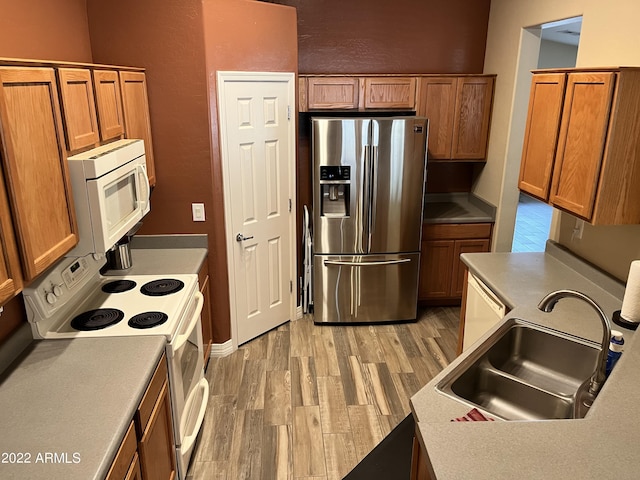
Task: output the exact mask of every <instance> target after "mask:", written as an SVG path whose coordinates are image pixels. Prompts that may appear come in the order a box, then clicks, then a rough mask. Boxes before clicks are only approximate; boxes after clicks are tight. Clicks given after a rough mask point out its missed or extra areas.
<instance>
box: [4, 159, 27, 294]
mask: <svg viewBox="0 0 640 480" xmlns="http://www.w3.org/2000/svg"><path fill="white" fill-rule="evenodd" d="M21 289H22V274H21V273H20V257H18V249H17V248H16V243H15V238H14V233H13V226H12V224H11V212H10V210H9V204H8V202H7V196H6V192H5V189H4V178H3V176H2V168H1V167H0V305H4V304H5V303H6V302H7V301H8V300H9V299H11V298H12V297H14V296H15V295H16V294H17V293H18V292H19V291H20V290H21Z"/></svg>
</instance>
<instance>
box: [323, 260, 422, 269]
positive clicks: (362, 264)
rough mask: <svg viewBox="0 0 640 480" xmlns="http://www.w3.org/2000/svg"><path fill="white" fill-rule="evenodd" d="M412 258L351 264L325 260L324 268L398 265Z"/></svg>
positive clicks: (342, 261) (345, 261) (343, 261)
mask: <svg viewBox="0 0 640 480" xmlns="http://www.w3.org/2000/svg"><path fill="white" fill-rule="evenodd" d="M410 261H411V259H410V258H401V259H399V260H373V261H369V262H350V261H347V260H325V261H324V266H325V267H327V266H329V265H338V266H349V267H369V266H379V265H397V264H398V263H407V262H410Z"/></svg>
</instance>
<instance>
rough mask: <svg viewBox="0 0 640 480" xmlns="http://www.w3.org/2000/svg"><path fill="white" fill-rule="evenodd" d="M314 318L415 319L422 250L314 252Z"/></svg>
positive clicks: (346, 320) (334, 320)
mask: <svg viewBox="0 0 640 480" xmlns="http://www.w3.org/2000/svg"><path fill="white" fill-rule="evenodd" d="M313 261H314V265H313V267H314V293H313V295H314V321H315V322H316V323H372V322H391V321H406V320H415V319H416V312H417V303H418V270H419V266H420V253H418V252H416V253H408V254H393V255H353V256H351V255H315V256H314V260H313Z"/></svg>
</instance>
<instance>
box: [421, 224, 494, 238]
mask: <svg viewBox="0 0 640 480" xmlns="http://www.w3.org/2000/svg"><path fill="white" fill-rule="evenodd" d="M491 226H492V224H491V223H431V224H424V225H422V239H423V240H459V239H465V238H490V237H491Z"/></svg>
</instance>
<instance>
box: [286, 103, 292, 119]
mask: <svg viewBox="0 0 640 480" xmlns="http://www.w3.org/2000/svg"><path fill="white" fill-rule="evenodd" d="M287 120H291V105H287Z"/></svg>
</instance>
